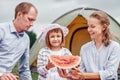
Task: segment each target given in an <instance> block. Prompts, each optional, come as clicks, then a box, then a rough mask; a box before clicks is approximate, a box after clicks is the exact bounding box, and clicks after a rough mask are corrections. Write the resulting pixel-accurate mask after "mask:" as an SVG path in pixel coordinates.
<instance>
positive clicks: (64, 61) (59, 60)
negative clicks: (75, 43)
mask: <svg viewBox="0 0 120 80" xmlns="http://www.w3.org/2000/svg"><path fill="white" fill-rule="evenodd" d="M49 59H50V61H51V62H52V63H53V64H54V65H55V66H56V67H58V68H61V69H70V68H74V67H76V66H78V65H79V64H80V61H81V59H80V57H79V56H73V55H71V56H60V55H51V56H50V57H49Z"/></svg>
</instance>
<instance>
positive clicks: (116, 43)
mask: <svg viewBox="0 0 120 80" xmlns="http://www.w3.org/2000/svg"><path fill="white" fill-rule="evenodd" d="M110 45H111V46H119V47H120V44H119V43H118V42H116V41H114V40H110Z"/></svg>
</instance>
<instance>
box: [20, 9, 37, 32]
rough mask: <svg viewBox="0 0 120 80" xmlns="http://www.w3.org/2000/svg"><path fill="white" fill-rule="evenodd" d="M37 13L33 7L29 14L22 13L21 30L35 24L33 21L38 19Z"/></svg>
mask: <svg viewBox="0 0 120 80" xmlns="http://www.w3.org/2000/svg"><path fill="white" fill-rule="evenodd" d="M36 17H37V13H36V11H35V9H34V8H33V7H31V9H30V11H29V12H28V14H21V16H20V21H19V22H20V29H21V31H27V30H28V29H29V28H30V27H31V26H33V22H34V21H35V20H36Z"/></svg>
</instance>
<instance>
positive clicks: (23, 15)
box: [0, 2, 38, 80]
mask: <svg viewBox="0 0 120 80" xmlns="http://www.w3.org/2000/svg"><path fill="white" fill-rule="evenodd" d="M37 13H38V12H37V9H36V7H35V6H34V5H33V4H31V3H29V2H22V3H20V4H18V5H17V6H16V8H15V19H14V20H13V21H11V22H7V23H1V24H0V80H17V78H18V76H15V75H14V74H12V73H11V71H12V69H13V68H14V66H15V64H16V62H17V61H18V64H19V74H20V77H21V79H22V80H32V78H31V73H30V69H29V37H28V35H27V34H26V33H25V31H27V30H28V29H29V28H30V27H31V26H32V25H33V22H34V21H35V20H36V17H37Z"/></svg>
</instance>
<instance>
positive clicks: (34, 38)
mask: <svg viewBox="0 0 120 80" xmlns="http://www.w3.org/2000/svg"><path fill="white" fill-rule="evenodd" d="M26 33H27V34H28V36H29V38H30V48H31V47H32V45H33V44H34V42H35V41H36V37H37V35H36V33H34V32H33V31H27V32H26Z"/></svg>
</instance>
